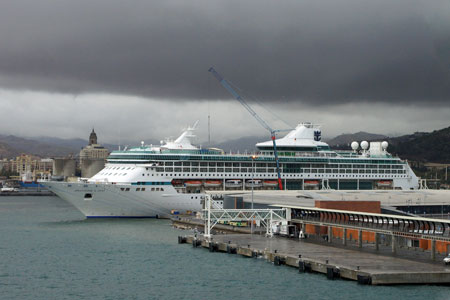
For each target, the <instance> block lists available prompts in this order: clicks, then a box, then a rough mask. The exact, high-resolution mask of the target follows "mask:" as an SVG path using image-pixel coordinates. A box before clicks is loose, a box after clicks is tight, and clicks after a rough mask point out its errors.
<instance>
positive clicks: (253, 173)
mask: <svg viewBox="0 0 450 300" xmlns="http://www.w3.org/2000/svg"><path fill="white" fill-rule="evenodd" d="M256 157H257V156H256V155H254V154H253V155H252V209H253V189H254V186H255V159H256ZM251 222H252V223H251V227H250V232H251V234H253V220H251Z"/></svg>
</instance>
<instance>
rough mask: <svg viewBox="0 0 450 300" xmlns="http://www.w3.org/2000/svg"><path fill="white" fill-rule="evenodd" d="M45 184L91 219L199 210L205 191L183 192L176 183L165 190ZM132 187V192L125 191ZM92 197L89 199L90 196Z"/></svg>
mask: <svg viewBox="0 0 450 300" xmlns="http://www.w3.org/2000/svg"><path fill="white" fill-rule="evenodd" d="M44 185H45V186H47V187H48V189H49V190H51V191H52V192H54V193H55V194H56V195H58V196H59V197H60V198H62V199H63V200H65V201H67V202H69V203H70V204H72V205H73V206H75V208H77V209H78V210H79V211H80V212H81V213H83V214H84V215H85V216H86V217H87V218H119V217H126V218H133V217H135V218H158V217H167V216H168V215H170V212H171V210H177V211H181V212H183V211H188V210H190V211H199V210H201V209H202V199H203V195H201V194H180V193H177V192H176V190H175V189H174V188H173V187H172V186H166V188H165V191H159V192H155V191H150V189H148V191H147V190H146V191H137V189H141V188H139V187H137V186H135V185H118V184H95V183H68V182H46V183H44ZM126 188H129V191H126V190H121V189H126ZM89 194H90V195H91V196H92V197H88V198H86V197H85V196H86V195H89Z"/></svg>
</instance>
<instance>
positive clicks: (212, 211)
mask: <svg viewBox="0 0 450 300" xmlns="http://www.w3.org/2000/svg"><path fill="white" fill-rule="evenodd" d="M205 204H206V208H205V209H204V210H203V220H205V229H206V230H205V237H207V238H210V237H211V229H212V228H213V227H214V226H215V225H216V224H217V223H219V222H221V221H226V222H230V221H231V222H232V221H247V222H248V221H251V222H253V221H257V222H260V223H261V224H262V225H263V226H265V227H266V234H267V235H269V236H272V234H273V232H272V223H273V222H283V221H287V219H286V217H287V214H286V211H287V210H286V209H285V208H278V209H276V208H273V209H218V208H214V202H213V201H212V199H211V196H210V195H206V203H205Z"/></svg>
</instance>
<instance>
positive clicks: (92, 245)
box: [0, 197, 450, 299]
mask: <svg viewBox="0 0 450 300" xmlns="http://www.w3.org/2000/svg"><path fill="white" fill-rule="evenodd" d="M180 234H185V232H180V231H178V230H176V229H173V228H172V227H171V226H170V222H169V221H166V220H153V219H148V220H147V219H137V220H136V219H134V220H118V219H114V220H104V219H102V220H84V218H83V216H82V215H81V214H80V213H78V212H77V211H76V210H75V209H74V208H73V207H71V206H69V205H67V204H65V202H63V201H62V200H60V199H59V198H57V197H0V299H233V298H234V299H257V298H259V299H285V298H297V299H298V298H301V299H361V298H363V299H403V298H405V299H424V298H428V299H450V287H445V286H398V287H376V286H361V285H358V284H356V283H355V282H351V281H344V280H336V281H329V280H327V279H326V278H325V276H323V275H319V274H299V273H298V272H297V270H295V269H294V268H290V267H284V266H282V267H274V266H273V265H272V264H270V263H268V262H266V261H264V260H262V259H261V260H255V259H249V258H243V257H239V256H236V255H228V254H218V253H209V252H208V251H206V250H204V249H193V248H192V247H190V246H188V245H178V244H177V236H178V235H180Z"/></svg>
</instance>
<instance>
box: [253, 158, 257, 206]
mask: <svg viewBox="0 0 450 300" xmlns="http://www.w3.org/2000/svg"><path fill="white" fill-rule="evenodd" d="M256 158H257V156H256V155H252V209H253V188H254V186H255V178H254V177H255V159H256Z"/></svg>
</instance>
